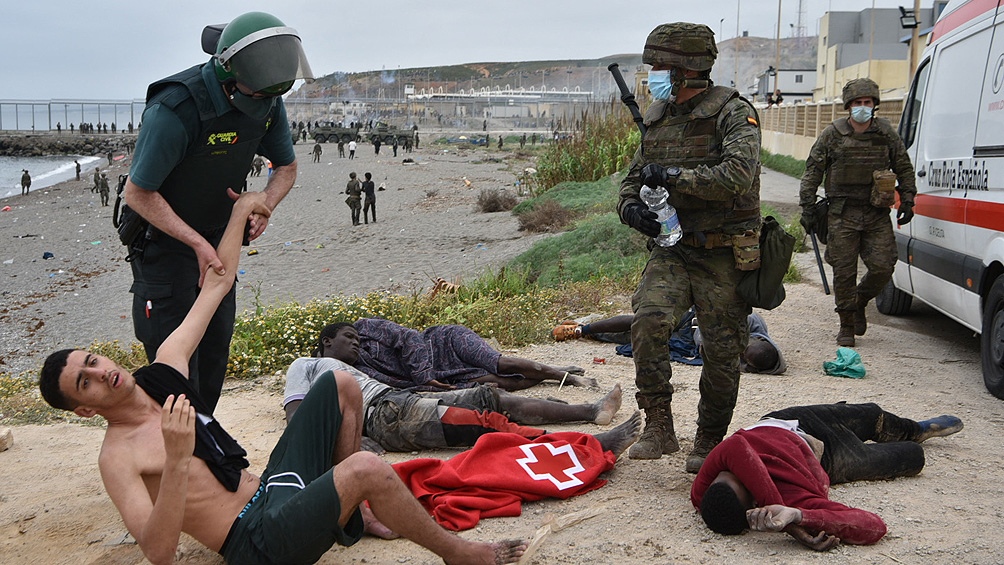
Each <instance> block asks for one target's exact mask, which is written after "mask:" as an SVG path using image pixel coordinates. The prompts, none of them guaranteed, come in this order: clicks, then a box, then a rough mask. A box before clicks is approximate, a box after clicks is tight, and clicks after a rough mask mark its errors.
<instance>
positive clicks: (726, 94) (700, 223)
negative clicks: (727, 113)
mask: <svg viewBox="0 0 1004 565" xmlns="http://www.w3.org/2000/svg"><path fill="white" fill-rule="evenodd" d="M734 98H739V93H738V92H736V91H735V90H734V89H732V88H727V87H724V86H713V87H711V89H709V90H708V93H707V95H706V96H705V97H704V99H703V100H701V101H700V102H699V103H698V104H697V106H696V107H695V108H694V109H693V110H692V111H691V112H690V113H688V114H683V115H680V116H667V115H665V110H666V105H665V104H662V105H659V104H658V103H656V104H653V106H652V107H650V108H649V111H648V112H646V116H645V122H646V123H647V124H649V125H651V127H649V128H648V132H647V133H646V134H645V138H644V139H643V140H642V150H643V151H644V155H645V160H646V161H647V162H654V163H659V164H661V165H664V166H672V165H675V166H678V167H681V168H684V169H693V168H696V167H697V166H699V165H705V166H708V167H713V166H715V165H718V164H719V163H721V162H722V136H721V131H720V129H719V127H718V120H719V118H720V116H721V113H722V110H723V109H724V108H725V105H726V104H728V103H729V102H730V101H731V100H732V99H734ZM744 102H745V101H744ZM669 203H670V204H672V205H673V206H674V207H676V210H677V212H678V213H679V216H680V225H681V226H682V227H683V231H684V232H686V233H691V232H695V231H701V232H715V231H721V229H722V228H723V227H725V226H729V225H733V224H738V223H742V222H746V221H749V220H752V219H755V218H759V216H760V170H759V166H758V168H757V170H756V171H755V174H754V175H753V186H752V190H750V191H749V192H748V193H747V194H744V195H742V196H737V197H736V198H733V199H731V200H724V201H722V200H704V199H701V198H697V197H696V196H690V195H687V194H680V193H679V192H672V191H671V193H670V197H669Z"/></svg>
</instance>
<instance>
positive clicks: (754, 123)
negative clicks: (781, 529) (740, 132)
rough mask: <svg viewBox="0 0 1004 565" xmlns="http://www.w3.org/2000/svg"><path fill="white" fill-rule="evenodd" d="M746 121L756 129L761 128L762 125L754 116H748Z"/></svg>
mask: <svg viewBox="0 0 1004 565" xmlns="http://www.w3.org/2000/svg"><path fill="white" fill-rule="evenodd" d="M746 121H747V122H749V123H750V124H752V125H754V126H756V127H760V124H758V123H757V121H756V118H754V117H753V116H746Z"/></svg>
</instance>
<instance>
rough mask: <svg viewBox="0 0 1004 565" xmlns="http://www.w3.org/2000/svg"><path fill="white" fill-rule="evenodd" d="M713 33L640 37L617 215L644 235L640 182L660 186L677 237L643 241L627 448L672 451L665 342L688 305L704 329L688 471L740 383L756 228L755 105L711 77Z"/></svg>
mask: <svg viewBox="0 0 1004 565" xmlns="http://www.w3.org/2000/svg"><path fill="white" fill-rule="evenodd" d="M717 55H718V48H717V47H716V46H715V39H714V32H712V31H711V29H710V28H709V27H708V26H705V25H701V24H691V23H672V24H664V25H660V26H658V27H657V28H655V30H654V31H652V33H651V34H649V36H648V40H647V41H646V43H645V50H644V52H643V54H642V61H643V62H644V63H646V64H649V65H652V70H651V71H650V72H649V90H650V91H651V92H652V97H653V99H654V100H653V102H652V104H651V105H650V106H649V108H648V110H647V112H646V114H645V120H644V122H645V124H646V126H647V133H646V134H645V136H644V138H643V139H642V143H641V148H640V149H639V150H638V152H637V153H636V154H635V158H634V161H632V163H631V168H630V172H629V173H628V175H627V177H626V178H625V179H624V181H623V183H622V184H621V190H620V202H619V204H618V212H619V213H620V218H621V221H622V222H623V223H625V224H627V225H629V226H631V227H632V228H634V229H636V230H638V231H639V232H641V233H643V234H645V235H647V236H649V237H655V236H657V235H658V234H659V224H658V223H657V222H656V221H655V219H654V218H655V214H654V213H652V212H651V211H649V210H648V208H647V207H646V205H645V204H644V203H643V202H642V201H641V199H640V198H639V190H640V188H641V186H642V185H643V184H644V185H647V186H650V187H654V186H656V185H662V186H665V187H666V188H667V189H668V191H669V202H670V204H672V205H673V206H675V207H676V209H677V213H678V214H679V218H680V224H681V225H682V227H683V232H684V235H683V238H682V239H681V240H680V241H679V243H677V244H676V245H673V246H671V247H661V246H659V245H655V244H653V243H652V242H650V244H649V247H650V248H651V256H650V257H649V260H648V264H647V265H646V266H645V271H644V273H643V274H642V278H641V282H640V283H639V285H638V289H637V291H636V292H635V294H634V297H633V298H632V306H633V309H634V321H633V322H632V323H631V344H632V349H633V350H634V361H635V383H636V384H637V386H638V393H637V401H638V406H639V407H640V408H642V409H644V410H645V431H644V433H643V434H642V436H641V439H639V441H638V443H636V444H635V445H634V446H632V448H631V451H630V453H629V455H630V457H631V458H633V459H658V458H660V457H661V456H662V455H663V454H670V453H674V452H677V451H679V450H680V444H679V441H678V440H677V436H676V433H675V432H674V428H673V414H672V411H671V407H670V403H671V401H672V399H673V385H672V383H671V382H670V377H671V375H672V367H671V364H670V358H669V348H667V347H666V343H667V342H668V341H669V336H670V334H671V333H672V331H673V328H675V327H676V326H677V324H678V323H679V321H680V318H681V317H682V316H683V315H684V313H685V312H687V310H688V309H689V308H690V307H691V305H693V306H694V307H695V309H696V312H697V320H698V324H699V326H700V329H701V333H702V335H703V336H704V367H703V369H702V371H701V380H700V390H701V400H700V403H699V404H698V408H697V435H696V437H695V439H694V444H693V449H692V450H691V452H690V454H689V455H688V457H687V462H686V469H687V471H688V472H691V473H696V472H697V471H698V470H699V469H700V467H701V464H702V463H703V462H704V458H705V457H706V456H707V454H708V453H710V452H711V449H712V448H713V447H714V446H715V445H717V444H718V443H719V442H720V441H721V440H722V438H723V437H724V435H725V432H726V430H727V429H728V426H729V422H730V421H731V420H732V411H733V409H734V408H735V404H736V397H737V394H738V390H739V354H740V353H742V351H743V350H744V349H745V348H746V345H747V341H748V339H749V330H748V328H747V324H746V316H747V315H748V314H749V313H750V311H751V309H750V307H749V305H748V304H747V303H746V302H745V301H743V299H742V298H740V297H739V296H738V295H737V294H736V286H737V284H738V283H739V280H740V279H741V277H742V275H743V273H744V271H743V270H740V267H741V268H743V269H749V268H753V264H752V263H753V261H754V260H755V259H756V257H754V256H753V255H750V253H751V252H754V253H755V252H758V249H759V247H758V246H756V245H755V242H756V241H758V237H759V235H758V234H759V229H760V223H761V219H760V181H759V175H760V127H759V122H758V119H757V113H756V110H754V109H753V106H752V105H751V104H750V103H749V102H748V101H746V100H745V99H744V98H742V97H740V96H739V93H738V92H736V90H735V89H732V88H728V87H724V86H715V85H714V84H713V83H712V82H711V79H710V74H711V67H712V65H714V62H715V58H716V56H717Z"/></svg>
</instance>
